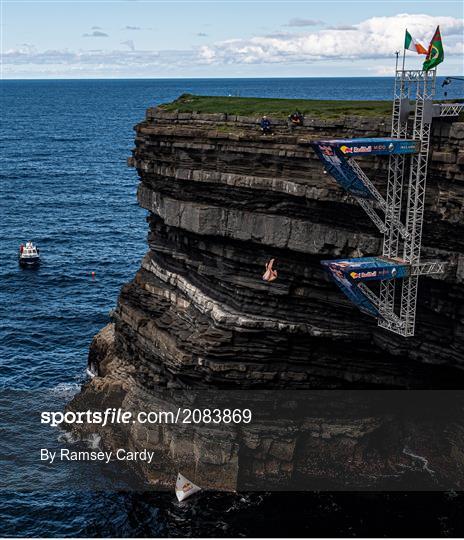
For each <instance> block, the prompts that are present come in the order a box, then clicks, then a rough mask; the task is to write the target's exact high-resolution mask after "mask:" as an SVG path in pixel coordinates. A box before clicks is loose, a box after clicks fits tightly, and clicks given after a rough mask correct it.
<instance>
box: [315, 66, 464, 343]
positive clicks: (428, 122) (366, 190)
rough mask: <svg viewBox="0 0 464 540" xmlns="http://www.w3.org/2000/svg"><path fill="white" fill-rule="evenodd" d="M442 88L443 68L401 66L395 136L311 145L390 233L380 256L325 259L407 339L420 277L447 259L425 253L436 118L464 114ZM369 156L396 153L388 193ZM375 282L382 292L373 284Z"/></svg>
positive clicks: (440, 268)
mask: <svg viewBox="0 0 464 540" xmlns="http://www.w3.org/2000/svg"><path fill="white" fill-rule="evenodd" d="M435 88H436V68H435V69H433V70H429V71H424V70H405V69H404V67H403V69H396V73H395V83H394V96H393V111H392V129H391V137H390V138H385V139H378V138H372V139H366V138H363V139H342V140H324V141H315V142H313V143H312V146H313V148H314V150H315V151H316V154H317V155H318V157H319V158H320V159H321V161H322V162H323V163H324V166H325V170H326V172H328V173H329V174H331V175H332V176H333V177H334V179H335V180H336V181H337V182H338V183H339V184H340V185H341V186H342V187H343V188H344V189H345V190H347V191H348V193H350V194H351V195H352V196H353V197H354V198H355V199H356V200H357V201H358V202H359V203H360V205H361V206H362V208H363V209H364V210H365V211H366V213H367V215H368V216H369V217H370V219H371V220H372V221H373V222H374V224H375V225H376V226H377V228H378V229H379V231H380V232H381V233H382V234H383V250H382V255H381V256H377V257H364V258H355V259H339V260H333V261H322V264H323V265H324V266H325V267H326V268H327V270H328V271H329V272H330V274H331V276H332V277H333V279H334V280H335V282H336V283H337V284H338V285H339V286H340V288H341V289H342V290H343V292H344V293H345V294H346V295H347V296H348V297H349V298H350V299H351V300H352V301H353V302H354V303H355V304H356V305H357V306H358V307H359V308H360V309H361V311H363V312H365V313H368V314H369V315H373V316H374V317H376V318H377V319H378V325H379V326H381V327H382V328H385V329H387V330H390V331H392V332H395V333H396V334H399V335H401V336H405V337H407V336H413V335H414V329H415V319H416V303H417V291H418V282H419V276H421V275H431V274H440V273H443V272H444V269H445V264H444V263H443V262H440V261H432V262H421V259H420V256H421V244H422V226H423V221H424V206H425V188H426V179H427V164H428V155H429V146H430V135H431V127H432V120H433V118H435V117H444V116H456V115H459V114H460V112H461V111H462V110H463V109H464V104H455V103H444V104H434V103H433V97H434V95H435ZM411 114H412V115H413V120H412V122H411V120H410V116H411ZM369 154H370V155H389V165H388V181H387V193H386V197H385V198H384V197H383V196H382V195H381V194H380V193H379V191H378V190H377V188H376V187H375V185H374V184H373V183H372V182H371V180H369V178H368V177H367V176H366V175H365V173H364V172H363V171H362V169H361V167H360V165H359V164H358V163H357V162H356V160H355V159H354V156H359V155H369ZM405 176H408V182H407V185H405V181H404V180H405ZM403 206H405V208H404V209H403ZM379 212H380V213H383V215H384V217H383V219H382V217H381V215H379ZM376 281H377V282H380V289H379V294H376V292H375V291H374V290H372V289H371V288H370V287H369V286H368V285H367V283H369V282H376ZM397 296H400V298H399V302H397V298H396V297H397Z"/></svg>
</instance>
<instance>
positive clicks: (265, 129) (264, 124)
mask: <svg viewBox="0 0 464 540" xmlns="http://www.w3.org/2000/svg"><path fill="white" fill-rule="evenodd" d="M259 125H260V126H261V133H262V134H263V135H270V134H271V133H272V127H271V121H270V120H269V118H268V117H267V116H263V117H262V118H261V122H260V123H259Z"/></svg>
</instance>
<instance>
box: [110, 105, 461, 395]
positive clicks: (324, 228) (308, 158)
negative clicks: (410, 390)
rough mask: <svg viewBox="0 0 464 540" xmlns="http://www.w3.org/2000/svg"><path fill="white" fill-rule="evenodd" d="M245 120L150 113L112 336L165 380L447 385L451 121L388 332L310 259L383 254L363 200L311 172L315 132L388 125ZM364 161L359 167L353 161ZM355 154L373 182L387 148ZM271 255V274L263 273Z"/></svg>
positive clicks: (455, 267)
mask: <svg viewBox="0 0 464 540" xmlns="http://www.w3.org/2000/svg"><path fill="white" fill-rule="evenodd" d="M255 122H256V121H255V120H254V119H247V118H240V117H235V116H233V117H230V116H227V117H226V115H206V114H201V115H200V114H188V113H184V114H182V113H179V114H176V113H163V112H162V111H160V110H156V109H149V110H148V113H147V119H146V121H145V122H142V123H141V124H139V125H138V126H137V136H136V148H135V150H134V154H133V158H131V160H130V163H131V164H132V165H133V166H135V167H136V168H137V171H138V173H139V176H140V180H141V182H140V185H139V191H138V200H139V203H140V205H141V206H142V207H143V208H146V209H147V210H148V211H149V212H150V216H149V218H148V222H149V227H150V233H149V237H148V243H149V251H148V253H147V255H146V256H145V258H144V260H143V262H142V266H141V269H140V271H139V273H138V274H137V276H136V278H135V279H134V280H133V281H132V282H131V283H130V284H128V285H127V286H125V287H124V288H123V290H122V292H121V296H120V300H119V304H118V308H117V310H116V315H115V324H116V343H117V347H118V348H119V350H121V351H122V354H123V355H125V356H126V357H129V358H130V357H131V355H135V354H136V355H137V357H138V359H139V362H144V363H146V364H147V365H148V366H150V367H151V368H153V369H155V370H156V371H157V372H159V374H160V375H161V373H162V376H163V377H168V378H169V377H171V376H175V377H177V378H180V379H182V380H185V381H190V382H194V381H195V382H196V383H210V382H215V383H217V384H231V383H233V382H237V383H238V384H240V385H241V386H243V384H244V383H245V382H246V383H247V384H250V385H255V384H257V383H264V384H266V385H268V384H270V383H272V384H275V385H277V386H279V385H280V386H287V385H289V384H301V385H305V386H307V387H315V386H316V387H317V386H322V387H327V386H329V387H332V386H343V387H346V386H347V385H348V386H350V385H351V386H352V385H360V386H363V387H364V386H365V385H384V386H400V387H401V386H408V387H409V386H414V385H418V386H420V385H425V386H430V385H431V384H436V385H441V384H443V385H446V384H453V383H454V382H455V380H456V379H455V377H458V378H459V377H460V376H461V369H462V367H463V365H464V354H463V349H464V328H463V324H464V320H463V317H464V311H463V299H464V287H463V267H464V262H463V261H464V240H463V239H464V235H463V231H464V220H463V206H462V205H463V201H464V166H463V163H462V161H463V155H464V154H463V151H462V146H460V144H461V142H462V140H463V139H462V137H463V136H464V135H463V124H462V123H459V122H455V123H446V124H437V125H435V135H434V138H433V150H432V160H431V163H430V173H429V181H428V187H427V206H426V209H427V210H426V218H425V227H424V248H423V254H424V255H423V256H424V258H426V257H430V258H432V257H433V258H438V259H442V260H446V261H447V262H448V263H449V264H448V271H447V274H446V276H445V277H444V278H442V279H431V278H429V279H427V278H423V279H421V287H420V298H419V306H418V324H417V335H416V337H415V338H413V339H407V340H406V339H404V338H401V337H396V336H394V335H392V334H390V333H386V332H384V331H383V330H381V329H379V328H377V327H376V323H375V321H374V320H371V319H369V318H368V317H367V316H364V315H361V314H360V313H359V312H358V311H357V310H356V308H354V307H353V306H352V305H351V304H350V303H349V302H348V301H347V300H345V299H344V297H343V296H342V295H341V294H340V292H339V291H338V290H337V289H336V287H335V286H334V285H333V284H332V283H331V282H330V281H329V280H328V279H327V277H326V276H325V275H324V273H323V271H322V269H321V266H320V260H321V259H328V258H335V257H344V256H363V255H370V254H377V253H380V251H381V241H380V235H379V234H378V233H377V231H376V230H375V228H374V226H373V225H372V224H371V223H370V221H369V219H368V218H367V217H366V216H365V215H364V214H363V212H362V210H361V209H360V208H359V207H358V206H357V205H356V204H355V203H354V202H353V201H352V200H350V199H349V197H347V196H346V194H344V192H343V191H342V190H341V189H340V188H339V187H338V186H337V185H336V184H335V182H334V181H332V180H331V179H330V178H328V177H327V176H325V175H324V174H323V171H322V168H321V165H320V163H319V161H318V160H317V158H316V157H315V155H314V154H313V152H312V150H311V149H310V147H309V144H308V143H309V141H310V140H312V139H314V138H322V137H343V136H349V137H351V136H356V137H357V136H382V135H387V134H388V133H387V132H388V129H389V127H388V126H389V120H388V119H386V118H380V119H379V118H374V119H368V118H345V119H343V120H340V121H321V120H316V119H314V120H307V121H306V124H307V126H306V127H304V128H300V129H298V130H297V131H295V132H289V130H288V127H287V126H286V124H285V122H280V123H279V122H276V121H274V124H275V134H274V135H273V136H267V137H266V136H261V135H260V134H259V133H258V132H257V129H256V123H255ZM364 161H365V163H364ZM364 161H363V165H364V166H365V170H367V172H368V174H369V175H370V176H371V177H372V178H375V181H376V183H377V184H378V185H379V188H380V189H382V187H383V186H382V184H384V183H385V177H386V160H385V159H384V158H383V159H382V158H377V159H373V158H371V159H365V160H364ZM271 257H275V258H276V260H277V268H278V271H279V279H278V280H277V281H275V282H273V283H272V284H267V283H265V282H263V281H262V280H261V275H262V271H263V267H264V264H265V262H266V261H267V260H268V259H270V258H271Z"/></svg>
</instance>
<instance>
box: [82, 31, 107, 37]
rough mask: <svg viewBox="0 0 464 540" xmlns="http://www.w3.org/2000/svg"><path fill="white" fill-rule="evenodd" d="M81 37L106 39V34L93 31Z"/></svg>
mask: <svg viewBox="0 0 464 540" xmlns="http://www.w3.org/2000/svg"><path fill="white" fill-rule="evenodd" d="M82 37H108V34H106V33H105V32H102V31H101V30H94V31H93V32H92V33H90V34H82Z"/></svg>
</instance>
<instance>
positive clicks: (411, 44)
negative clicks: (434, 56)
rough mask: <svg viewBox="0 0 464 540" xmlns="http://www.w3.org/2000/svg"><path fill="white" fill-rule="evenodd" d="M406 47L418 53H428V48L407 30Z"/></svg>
mask: <svg viewBox="0 0 464 540" xmlns="http://www.w3.org/2000/svg"><path fill="white" fill-rule="evenodd" d="M404 48H405V49H407V50H408V51H414V52H416V53H417V54H427V49H426V48H425V47H423V46H422V45H421V44H420V43H419V42H418V41H416V40H415V39H414V38H413V37H412V36H411V34H410V33H409V32H408V31H407V30H406V34H405V36H404Z"/></svg>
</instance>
